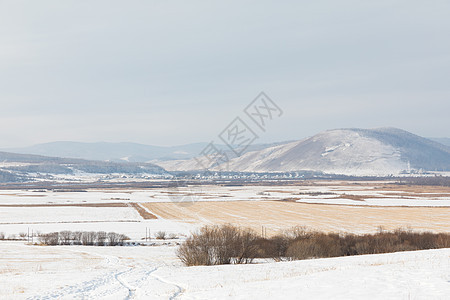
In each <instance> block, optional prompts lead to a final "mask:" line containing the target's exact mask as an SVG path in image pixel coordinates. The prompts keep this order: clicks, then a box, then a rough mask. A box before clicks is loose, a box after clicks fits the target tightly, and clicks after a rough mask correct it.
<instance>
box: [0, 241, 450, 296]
mask: <svg viewBox="0 0 450 300" xmlns="http://www.w3.org/2000/svg"><path fill="white" fill-rule="evenodd" d="M175 251H176V248H175V247H173V246H153V247H144V246H137V247H87V246H85V247H83V246H55V247H44V246H28V245H25V244H24V243H22V242H0V253H2V256H1V257H0V282H1V283H2V288H1V289H0V298H2V299H230V298H232V299H299V298H301V299H448V295H450V249H440V250H426V251H415V252H399V253H391V254H378V255H363V256H353V257H340V258H326V259H315V260H304V261H293V262H278V263H274V262H265V261H260V262H258V263H255V264H251V265H225V266H201V267H184V266H182V265H181V263H180V261H179V260H178V259H177V257H176V255H175Z"/></svg>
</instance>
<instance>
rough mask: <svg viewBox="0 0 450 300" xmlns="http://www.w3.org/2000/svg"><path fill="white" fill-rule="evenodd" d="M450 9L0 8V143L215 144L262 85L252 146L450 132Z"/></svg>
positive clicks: (75, 4)
mask: <svg viewBox="0 0 450 300" xmlns="http://www.w3.org/2000/svg"><path fill="white" fill-rule="evenodd" d="M449 9H450V3H448V2H445V1H435V2H433V3H426V2H421V1H377V2H360V1H341V2H339V3H336V2H334V1H330V0H328V1H315V2H314V3H310V2H307V1H300V2H298V1H287V2H283V3H279V2H274V1H250V2H245V3H242V2H237V1H227V2H219V1H209V2H207V3H205V2H200V1H192V2H189V3H186V2H181V1H179V2H171V3H167V2H159V1H146V2H141V1H127V2H120V1H89V2H80V1H64V2H55V1H39V2H23V1H2V2H0V101H1V102H0V104H1V107H0V108H1V109H0V126H2V129H3V130H2V131H1V132H0V148H18V147H26V146H31V145H35V144H40V143H46V142H53V141H79V142H98V141H105V142H134V143H140V144H146V145H158V146H175V145H183V144H189V143H196V142H210V141H212V140H215V141H216V142H219V141H220V140H219V139H218V135H219V134H220V133H221V132H222V131H223V130H224V128H226V127H227V125H229V124H230V122H232V121H233V120H234V119H235V118H236V117H241V118H242V119H244V120H245V121H246V122H250V121H248V120H247V119H245V113H244V112H243V111H244V109H245V108H246V107H247V105H248V104H249V103H250V102H251V101H252V100H253V99H254V98H255V97H256V96H257V95H258V94H259V93H260V92H261V91H264V92H265V93H266V94H267V95H268V96H269V97H270V98H271V99H272V100H273V101H274V102H275V103H276V104H277V105H278V106H279V107H280V108H281V109H282V111H283V114H282V116H281V117H279V118H275V119H274V120H273V121H272V122H270V124H269V126H267V130H266V131H265V132H264V131H262V130H258V129H255V131H256V133H257V135H258V137H259V139H258V140H257V141H256V143H271V142H280V141H289V140H296V139H300V138H304V137H308V136H312V135H314V134H316V133H319V132H321V131H324V130H328V129H335V128H377V127H397V128H400V129H403V130H407V131H410V132H412V133H414V134H417V135H420V136H423V137H437V138H448V137H450V132H449V128H450V118H449V117H448V112H449V111H450V101H449V96H450V87H449V85H448V80H447V78H449V77H450V74H449V73H450V55H449V53H450V40H449V39H448V38H447V37H448V34H449V33H450V19H449V18H448V16H447V14H448V13H447V12H448V11H449Z"/></svg>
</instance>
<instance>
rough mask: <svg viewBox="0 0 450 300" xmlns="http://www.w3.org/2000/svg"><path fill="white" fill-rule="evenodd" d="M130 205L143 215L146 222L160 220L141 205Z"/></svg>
mask: <svg viewBox="0 0 450 300" xmlns="http://www.w3.org/2000/svg"><path fill="white" fill-rule="evenodd" d="M130 205H131V206H132V207H133V208H134V209H135V210H136V211H137V212H138V213H139V214H140V215H141V217H142V218H144V219H145V220H149V219H158V218H157V217H156V216H155V215H154V214H151V213H149V212H148V211H147V210H145V208H143V207H142V206H141V205H139V203H134V202H133V203H130Z"/></svg>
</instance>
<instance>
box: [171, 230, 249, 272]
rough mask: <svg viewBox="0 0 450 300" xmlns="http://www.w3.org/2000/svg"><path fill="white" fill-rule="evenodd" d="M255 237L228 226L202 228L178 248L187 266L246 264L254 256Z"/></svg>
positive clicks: (247, 232)
mask: <svg viewBox="0 0 450 300" xmlns="http://www.w3.org/2000/svg"><path fill="white" fill-rule="evenodd" d="M257 239H258V236H257V235H256V234H255V233H254V232H253V231H251V230H248V229H241V228H238V227H234V226H231V225H222V226H205V227H202V228H201V229H200V230H199V231H198V232H197V233H194V234H192V236H190V237H188V238H187V240H186V241H185V242H184V243H183V244H182V245H181V246H180V247H179V248H178V252H177V254H178V257H179V258H180V259H181V261H182V262H183V263H184V264H185V265H187V266H195V265H220V264H231V263H235V264H241V263H249V262H251V261H252V260H253V259H254V258H255V257H256V256H257V250H258V249H257V246H256V240H257Z"/></svg>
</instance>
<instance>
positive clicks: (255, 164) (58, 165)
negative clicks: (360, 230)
mask: <svg viewBox="0 0 450 300" xmlns="http://www.w3.org/2000/svg"><path fill="white" fill-rule="evenodd" d="M438 141H441V142H442V143H439V142H438ZM446 141H447V140H446V139H434V140H431V139H426V138H423V137H420V136H417V135H414V134H412V133H409V132H407V131H404V130H401V129H396V128H378V129H357V128H350V129H334V130H328V131H324V132H321V133H319V134H317V135H314V136H312V137H309V138H306V139H302V140H298V141H290V142H281V143H273V144H255V145H251V146H250V147H248V149H246V151H245V152H244V154H243V155H241V156H239V157H235V156H233V155H234V154H233V152H232V151H231V150H230V149H228V148H227V147H226V146H225V145H218V147H219V149H221V150H222V151H224V152H225V153H226V154H227V156H228V157H230V158H231V159H229V161H228V162H226V163H223V164H221V165H217V163H216V164H214V163H212V162H210V161H208V159H207V158H206V157H202V156H201V155H199V154H200V153H202V150H203V149H204V148H205V147H206V146H207V145H208V144H207V143H196V144H188V145H182V146H174V147H159V146H149V145H142V144H135V143H78V142H54V143H46V144H40V145H35V146H32V147H27V148H16V149H7V150H8V151H10V152H0V181H3V182H4V181H13V179H17V178H24V177H27V176H30V174H53V175H73V176H76V175H77V174H105V175H107V174H113V173H114V174H131V175H136V174H138V175H139V174H167V172H166V171H201V170H202V169H203V168H204V167H206V168H208V169H210V170H215V171H218V170H221V171H229V172H250V173H252V172H253V173H257V172H258V173H267V172H295V171H313V172H323V173H327V174H344V175H354V176H366V175H367V176H389V175H399V174H414V173H423V172H449V171H450V147H449V146H446V145H444V144H443V143H445V142H446ZM14 152H17V153H14ZM19 153H20V154H19ZM38 154H39V155H38ZM199 161H200V162H201V167H200V165H199V163H198V162H199ZM139 176H140V175H139Z"/></svg>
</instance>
